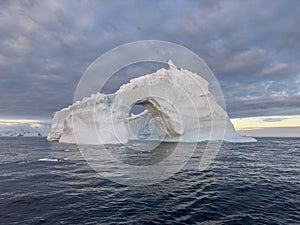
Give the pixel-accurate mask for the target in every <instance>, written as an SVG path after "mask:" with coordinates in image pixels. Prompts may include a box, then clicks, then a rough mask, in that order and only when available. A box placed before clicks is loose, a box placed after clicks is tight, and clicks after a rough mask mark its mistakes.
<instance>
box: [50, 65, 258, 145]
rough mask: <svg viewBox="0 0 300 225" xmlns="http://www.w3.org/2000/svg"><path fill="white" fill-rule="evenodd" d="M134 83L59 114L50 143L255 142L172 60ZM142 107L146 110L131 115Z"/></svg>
mask: <svg viewBox="0 0 300 225" xmlns="http://www.w3.org/2000/svg"><path fill="white" fill-rule="evenodd" d="M168 64H169V68H168V69H164V68H163V69H160V70H158V71H156V72H155V73H152V74H147V75H144V76H142V77H138V78H135V79H132V80H130V82H129V83H127V84H124V85H122V86H121V87H120V89H119V90H118V91H117V92H115V93H114V94H101V93H96V94H93V95H91V96H90V97H86V98H84V99H82V100H81V101H77V102H75V103H74V104H73V105H72V106H69V107H68V108H64V109H62V110H60V111H58V112H56V113H54V116H53V120H52V128H51V130H50V133H49V135H48V140H49V141H59V142H64V143H77V144H92V145H98V144H116V143H126V142H128V141H129V140H160V141H166V142H200V141H206V140H225V141H229V142H251V141H255V139H254V138H251V137H243V136H241V135H239V134H238V133H237V132H236V131H235V129H234V127H233V125H232V123H231V122H230V120H229V118H228V115H227V113H226V112H225V110H224V109H223V108H222V107H221V106H220V105H219V104H218V103H217V101H216V99H215V97H214V96H213V95H212V93H211V92H210V91H209V89H208V82H207V81H206V80H205V79H203V78H202V77H201V76H199V75H198V74H195V73H192V72H190V71H188V70H185V69H178V68H177V67H176V66H175V65H174V64H173V63H172V62H171V61H169V62H168ZM136 104H140V105H143V106H144V107H145V109H146V110H145V111H144V112H142V113H140V114H138V115H129V113H130V110H131V109H132V107H133V106H134V105H136Z"/></svg>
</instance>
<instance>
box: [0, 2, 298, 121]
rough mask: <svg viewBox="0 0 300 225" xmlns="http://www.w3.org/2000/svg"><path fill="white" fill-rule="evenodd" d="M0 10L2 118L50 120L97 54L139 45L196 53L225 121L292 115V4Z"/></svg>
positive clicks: (47, 5)
mask: <svg viewBox="0 0 300 225" xmlns="http://www.w3.org/2000/svg"><path fill="white" fill-rule="evenodd" d="M0 8H1V11H0V50H1V51H0V78H1V79H0V95H1V98H0V105H1V108H0V115H1V117H3V118H12V117H15V118H21V117H26V118H31V117H32V118H50V117H51V114H52V112H54V111H56V110H58V109H60V108H62V107H65V106H66V105H68V104H71V103H72V100H73V95H74V92H75V88H76V85H77V83H78V81H79V79H80V77H81V76H82V74H83V73H84V71H85V69H86V68H87V66H88V65H89V64H90V63H92V62H93V61H94V60H95V59H96V58H97V57H98V56H100V55H101V54H103V53H105V52H106V51H108V50H109V49H111V48H113V47H116V46H117V45H120V44H123V43H126V42H132V41H137V40H143V39H158V40H165V41H170V42H175V43H177V44H180V45H183V46H185V47H187V48H190V49H191V50H192V51H194V52H195V53H197V54H198V55H199V56H201V57H202V58H203V59H204V60H205V61H206V62H207V64H208V65H209V66H210V68H211V69H212V70H213V72H214V73H215V75H216V77H217V79H218V80H219V82H220V85H221V87H222V90H223V93H224V97H225V100H226V104H227V111H228V113H229V115H230V117H232V118H239V117H249V116H269V115H294V114H300V88H299V87H300V62H299V60H300V29H299V28H298V26H299V23H298V21H300V14H299V11H300V4H299V3H298V2H297V1H289V0H281V1H278V0H272V1H271V0H266V1H248V2H245V1H184V0H182V1H179V0H178V1H157V2H152V1H105V0H103V1H85V0H78V1H73V0H69V1H61V0H48V1H32V0H23V1H1V2H0ZM137 74H138V72H137ZM127 75H128V73H127ZM127 75H126V74H124V75H123V76H122V75H120V76H119V79H117V78H115V81H114V82H116V83H118V84H119V83H122V82H123V80H126V79H127V78H128V76H127ZM110 89H111V91H114V90H115V87H114V86H111V87H107V90H106V91H108V92H109V91H110Z"/></svg>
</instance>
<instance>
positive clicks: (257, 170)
mask: <svg viewBox="0 0 300 225" xmlns="http://www.w3.org/2000/svg"><path fill="white" fill-rule="evenodd" d="M166 145H170V144H166ZM197 157H199V155H197V154H195V156H193V158H192V159H191V161H190V162H189V163H188V165H187V166H186V167H185V168H184V169H183V170H181V171H180V172H178V173H177V174H175V175H174V176H173V177H171V178H169V179H167V180H165V181H163V182H160V183H157V184H153V185H150V186H142V187H132V186H125V185H122V184H118V183H114V182H112V181H110V180H108V179H106V178H102V177H101V176H99V175H98V174H97V173H96V172H95V171H94V170H93V169H91V167H90V166H89V164H88V163H87V162H86V161H85V160H84V159H83V158H82V157H81V154H80V153H79V151H78V149H77V147H76V146H74V145H62V144H58V143H48V142H47V141H46V139H44V138H0V171H1V174H0V224H196V223H197V224H199V223H200V224H201V223H203V224H300V139H296V138H295V139H286V138H282V139H280V138H261V139H258V142H257V143H248V144H246V143H245V144H229V143H225V144H223V145H222V148H221V150H220V152H219V154H218V155H217V157H216V159H215V160H214V161H213V162H212V164H211V165H210V167H209V168H207V169H206V170H204V171H199V170H198V169H197V168H196V167H194V166H193V163H195V162H197V161H198V160H199V159H198V158H197Z"/></svg>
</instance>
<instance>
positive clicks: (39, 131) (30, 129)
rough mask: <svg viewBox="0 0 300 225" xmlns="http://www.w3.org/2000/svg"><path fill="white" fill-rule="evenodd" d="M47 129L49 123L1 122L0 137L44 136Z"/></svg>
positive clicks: (47, 131) (46, 133)
mask: <svg viewBox="0 0 300 225" xmlns="http://www.w3.org/2000/svg"><path fill="white" fill-rule="evenodd" d="M49 130H50V125H49V124H34V123H1V124H0V137H20V136H24V137H46V136H47V135H48V133H49Z"/></svg>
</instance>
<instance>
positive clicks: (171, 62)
mask: <svg viewBox="0 0 300 225" xmlns="http://www.w3.org/2000/svg"><path fill="white" fill-rule="evenodd" d="M168 65H169V68H170V69H171V68H175V69H176V68H177V66H176V65H175V64H174V63H173V61H172V60H171V59H169V61H168Z"/></svg>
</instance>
